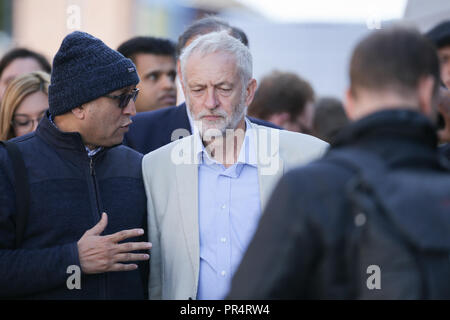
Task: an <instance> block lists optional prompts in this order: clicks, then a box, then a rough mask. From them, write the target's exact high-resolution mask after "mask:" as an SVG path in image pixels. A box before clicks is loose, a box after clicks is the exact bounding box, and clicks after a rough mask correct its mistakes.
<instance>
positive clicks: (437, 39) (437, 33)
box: [425, 20, 450, 49]
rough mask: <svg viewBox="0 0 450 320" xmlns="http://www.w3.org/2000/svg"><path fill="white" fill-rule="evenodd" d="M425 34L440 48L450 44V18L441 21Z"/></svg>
mask: <svg viewBox="0 0 450 320" xmlns="http://www.w3.org/2000/svg"><path fill="white" fill-rule="evenodd" d="M425 35H426V36H427V38H428V39H430V40H431V41H432V42H433V43H434V45H435V46H436V48H438V49H439V48H442V47H445V46H448V45H450V20H447V21H443V22H441V23H439V24H438V25H436V26H435V27H434V28H433V29H431V30H430V31H428V32H427V33H426V34H425Z"/></svg>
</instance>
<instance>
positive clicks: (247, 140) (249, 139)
mask: <svg viewBox="0 0 450 320" xmlns="http://www.w3.org/2000/svg"><path fill="white" fill-rule="evenodd" d="M192 128H193V135H194V154H195V156H196V157H197V159H198V163H200V164H202V163H205V164H207V165H210V164H218V162H217V161H216V160H214V159H212V158H211V157H210V156H209V154H208V152H206V148H205V146H204V145H203V142H202V139H201V137H200V133H199V131H198V129H197V128H196V127H195V126H193V127H192ZM254 131H255V130H254V129H253V128H252V125H251V123H250V121H249V120H248V119H247V117H245V136H244V141H243V143H242V146H241V150H240V151H239V156H238V159H237V161H236V164H237V163H241V164H247V165H250V166H253V167H256V166H257V162H256V138H255V132H254Z"/></svg>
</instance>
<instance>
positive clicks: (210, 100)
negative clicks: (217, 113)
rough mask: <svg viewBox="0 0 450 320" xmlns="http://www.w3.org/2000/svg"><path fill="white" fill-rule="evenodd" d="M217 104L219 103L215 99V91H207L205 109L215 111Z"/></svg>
mask: <svg viewBox="0 0 450 320" xmlns="http://www.w3.org/2000/svg"><path fill="white" fill-rule="evenodd" d="M218 104H219V101H218V99H217V96H216V92H215V90H214V89H208V90H207V93H206V101H205V107H206V108H208V109H215V108H217V106H218Z"/></svg>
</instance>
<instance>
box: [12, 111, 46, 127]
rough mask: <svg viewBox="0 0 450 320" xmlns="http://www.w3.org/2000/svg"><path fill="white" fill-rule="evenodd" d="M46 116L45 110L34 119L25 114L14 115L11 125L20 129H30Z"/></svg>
mask: <svg viewBox="0 0 450 320" xmlns="http://www.w3.org/2000/svg"><path fill="white" fill-rule="evenodd" d="M44 116H45V112H43V113H42V114H40V115H39V116H38V117H37V118H34V119H33V118H30V117H29V116H27V115H24V114H18V115H14V116H13V119H12V121H11V125H12V126H13V127H14V128H16V129H18V130H29V129H31V128H33V127H34V124H35V123H39V122H40V121H41V120H42V118H43V117H44Z"/></svg>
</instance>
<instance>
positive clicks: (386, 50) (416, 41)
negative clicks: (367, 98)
mask: <svg viewBox="0 0 450 320" xmlns="http://www.w3.org/2000/svg"><path fill="white" fill-rule="evenodd" d="M427 75H431V76H433V78H434V79H435V93H437V90H438V88H439V83H440V82H439V78H440V77H439V58H438V56H437V52H436V49H435V48H434V46H433V44H432V43H431V42H430V41H429V40H428V39H426V38H425V37H424V36H422V35H421V34H420V32H419V31H417V30H415V29H410V28H404V27H392V28H388V29H382V30H379V31H375V32H373V33H371V34H370V35H369V36H367V37H366V38H364V39H363V40H362V41H361V42H360V43H359V44H358V45H357V46H356V48H355V50H354V51H353V55H352V58H351V61H350V88H351V93H352V94H353V95H356V94H357V90H358V88H365V89H369V90H377V91H383V90H395V91H396V93H398V94H400V95H409V94H410V93H411V91H414V90H415V89H416V87H417V84H418V81H419V80H420V78H421V77H423V76H427Z"/></svg>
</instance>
